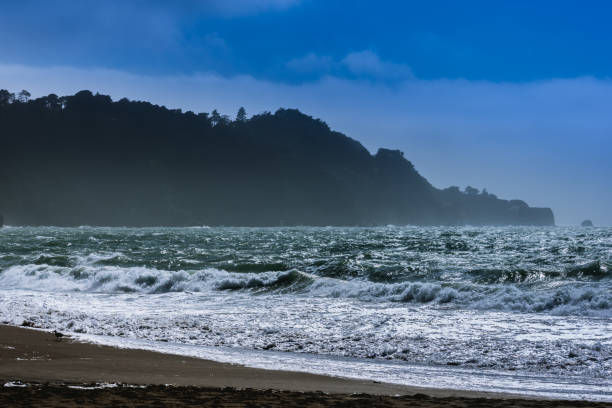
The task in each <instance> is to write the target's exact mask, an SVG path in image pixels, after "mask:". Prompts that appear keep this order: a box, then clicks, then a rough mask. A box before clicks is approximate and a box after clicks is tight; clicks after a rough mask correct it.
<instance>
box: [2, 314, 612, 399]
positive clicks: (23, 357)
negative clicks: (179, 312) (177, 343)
mask: <svg viewBox="0 0 612 408" xmlns="http://www.w3.org/2000/svg"><path fill="white" fill-rule="evenodd" d="M0 381H1V382H2V384H6V383H9V382H17V381H20V382H23V383H25V384H27V386H26V387H10V386H3V387H2V386H0V406H7V407H9V406H40V407H44V406H126V407H132V406H134V407H135V406H177V407H180V406H190V405H191V406H193V404H195V405H204V406H231V407H247V406H274V407H276V406H278V407H294V406H295V407H297V406H300V407H306V406H319V407H326V406H346V407H353V406H363V407H366V406H367V407H370V406H377V407H399V406H410V407H431V408H433V407H612V404H608V403H593V402H578V401H556V400H532V399H526V398H521V397H517V396H512V395H507V394H494V393H482V392H473V391H457V390H441V389H427V388H418V387H408V386H402V385H394V384H381V383H377V382H373V381H364V380H351V379H343V378H335V377H326V376H321V375H314V374H305V373H296V372H287V371H274V370H261V369H254V368H248V367H243V366H239V365H232V364H224V363H217V362H213V361H207V360H202V359H195V358H189V357H183V356H176V355H168V354H160V353H155V352H150V351H142V350H128V349H118V348H113V347H106V346H98V345H94V344H87V343H79V342H74V341H72V340H70V339H67V338H63V339H61V341H57V340H56V338H55V336H54V335H53V333H48V332H43V331H39V330H31V329H25V328H20V327H11V326H0ZM97 383H121V384H130V385H138V386H144V387H131V386H130V387H127V386H118V387H114V388H101V389H100V388H94V389H82V388H78V387H82V386H86V387H89V386H91V385H93V384H97ZM168 385H169V386H168ZM74 386H77V388H73V387H74Z"/></svg>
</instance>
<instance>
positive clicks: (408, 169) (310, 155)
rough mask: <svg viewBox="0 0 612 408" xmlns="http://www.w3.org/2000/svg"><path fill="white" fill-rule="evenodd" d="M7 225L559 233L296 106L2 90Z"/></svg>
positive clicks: (0, 140)
mask: <svg viewBox="0 0 612 408" xmlns="http://www.w3.org/2000/svg"><path fill="white" fill-rule="evenodd" d="M0 128H1V130H0V146H1V147H0V149H1V151H2V157H1V160H0V181H1V183H0V188H1V190H0V213H2V214H3V215H4V221H5V223H6V224H9V225H60V226H76V225H106V226H122V225H126V226H190V225H211V226H212V225H228V226H230V225H231V226H278V225H385V224H401V225H403V224H415V225H464V224H474V225H553V224H554V217H553V213H552V211H551V210H550V209H549V208H532V207H529V206H528V205H527V204H526V203H525V202H523V201H520V200H502V199H499V198H497V197H496V196H495V195H493V194H489V193H487V192H486V190H483V191H479V190H478V189H476V188H472V187H468V188H465V189H464V190H461V189H459V188H458V187H449V188H446V189H438V188H435V187H433V186H432V185H431V184H430V183H429V182H428V181H427V180H426V179H425V178H424V177H423V176H421V175H420V174H419V173H418V172H417V170H416V169H415V168H414V166H413V165H412V163H411V162H410V161H408V160H407V159H406V158H405V157H404V154H403V153H402V152H400V151H398V150H388V149H380V150H378V152H377V153H376V154H374V155H372V154H370V152H369V151H368V150H367V149H365V148H364V147H363V146H362V145H361V144H360V143H359V142H357V141H355V140H353V139H351V138H350V137H347V136H345V135H344V134H342V133H339V132H335V131H333V130H331V129H330V128H329V126H328V125H327V124H325V123H324V122H323V121H321V120H318V119H314V118H312V117H310V116H307V115H305V114H303V113H301V112H300V111H298V110H294V109H279V110H277V111H276V112H274V113H270V112H264V113H261V114H257V115H254V116H252V117H248V116H247V114H246V112H245V111H244V109H240V111H239V112H238V114H237V115H236V117H235V119H230V118H229V117H228V116H224V115H221V114H219V113H218V112H217V111H216V110H215V111H213V112H212V113H194V112H182V111H181V110H175V109H167V108H165V107H163V106H157V105H153V104H151V103H148V102H140V101H130V100H127V99H121V100H118V101H113V100H112V99H111V98H110V97H109V96H106V95H100V94H92V93H91V92H89V91H81V92H78V93H76V94H75V95H72V96H63V97H58V96H57V95H53V94H52V95H48V96H45V97H42V98H37V99H31V97H30V94H29V93H28V92H27V91H22V92H20V93H18V94H13V93H10V92H9V91H6V90H1V91H0Z"/></svg>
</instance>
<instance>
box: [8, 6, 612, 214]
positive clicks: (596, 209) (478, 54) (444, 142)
mask: <svg viewBox="0 0 612 408" xmlns="http://www.w3.org/2000/svg"><path fill="white" fill-rule="evenodd" d="M6 3H8V2H3V3H2V4H0V39H1V40H0V88H8V89H11V90H13V91H16V90H20V89H22V88H26V89H28V90H30V91H31V92H32V93H33V95H35V96H38V95H42V94H47V93H50V92H54V93H58V94H64V93H72V92H75V91H78V90H80V89H91V90H92V91H94V92H95V91H99V92H102V93H109V94H111V96H113V97H114V98H116V99H118V98H121V97H124V96H127V97H129V98H132V99H146V100H151V101H153V102H155V103H159V104H165V105H168V106H170V107H179V108H183V109H191V110H194V111H210V110H212V109H213V108H218V109H219V110H220V111H222V112H224V113H228V114H233V112H235V111H236V110H237V108H238V107H239V106H241V105H244V106H245V107H246V109H247V111H248V112H249V113H258V112H261V111H263V110H272V111H273V110H275V109H277V108H278V107H296V108H299V109H301V110H302V111H304V112H306V113H308V114H311V115H313V116H316V117H320V118H321V119H323V120H325V121H326V122H328V123H329V124H330V126H331V127H332V128H334V129H336V130H339V131H342V132H344V133H346V134H347V135H349V136H351V137H354V138H356V139H357V140H359V141H361V142H362V143H363V144H364V145H365V146H366V147H367V148H368V149H370V150H371V151H375V150H376V149H377V148H378V147H390V148H399V149H401V150H403V151H405V153H406V157H407V158H409V159H410V160H411V161H413V163H414V164H415V165H416V167H417V169H419V170H420V172H421V173H422V174H423V175H424V176H425V177H426V178H428V179H429V180H430V181H431V182H432V183H433V184H434V185H436V186H438V187H446V186H449V185H459V186H461V187H464V186H466V185H473V186H475V187H479V188H482V187H486V188H487V189H488V191H489V192H493V193H496V194H497V195H498V196H500V197H504V198H521V199H524V200H525V201H527V202H528V203H529V204H531V205H537V206H550V207H552V208H553V210H554V211H555V214H556V216H557V221H558V223H559V224H576V223H579V222H580V221H581V220H582V219H584V218H592V219H593V221H594V222H595V223H596V224H599V225H612V212H611V211H610V209H611V208H612V182H611V181H610V179H611V178H612V177H611V176H612V164H611V159H610V158H611V157H612V119H611V117H612V81H611V80H610V73H611V72H612V52H610V51H611V49H612V29H611V28H610V24H609V21H610V19H611V18H612V5H610V3H608V2H604V1H601V2H598V1H589V2H578V1H554V2H553V1H537V2H534V1H512V2H510V1H507V2H506V1H503V2H502V1H499V2H491V1H463V2H457V1H428V2H407V1H396V2H392V1H377V2H359V1H351V2H348V1H334V0H327V1H316V0H251V1H248V0H234V1H232V0H184V1H178V2H168V1H162V0H151V1H144V0H133V1H119V0H107V1H103V2H102V1H89V0H84V1H83V0H82V1H57V0H56V1H54V0H49V1H31V0H21V1H19V2H10V3H9V4H6ZM585 4H586V5H588V7H587V6H585Z"/></svg>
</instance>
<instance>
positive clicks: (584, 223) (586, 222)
mask: <svg viewBox="0 0 612 408" xmlns="http://www.w3.org/2000/svg"><path fill="white" fill-rule="evenodd" d="M580 225H581V226H583V227H592V226H593V221H591V220H584V221H582V223H581V224H580Z"/></svg>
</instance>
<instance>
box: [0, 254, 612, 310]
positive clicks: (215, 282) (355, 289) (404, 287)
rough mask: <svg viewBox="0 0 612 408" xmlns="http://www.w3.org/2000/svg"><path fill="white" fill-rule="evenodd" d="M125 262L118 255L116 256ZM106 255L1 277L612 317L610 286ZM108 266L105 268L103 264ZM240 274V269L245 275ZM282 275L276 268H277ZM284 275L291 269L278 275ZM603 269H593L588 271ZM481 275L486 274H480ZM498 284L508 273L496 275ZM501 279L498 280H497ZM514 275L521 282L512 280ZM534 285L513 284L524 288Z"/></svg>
mask: <svg viewBox="0 0 612 408" xmlns="http://www.w3.org/2000/svg"><path fill="white" fill-rule="evenodd" d="M117 256H120V255H118V254H115V255H111V256H110V257H117ZM110 257H109V256H107V257H101V256H89V257H88V258H86V259H85V263H82V264H77V265H75V266H72V267H65V266H58V265H57V262H53V263H51V264H40V263H34V264H27V265H15V266H12V267H9V268H8V269H6V270H5V271H4V272H1V273H0V286H1V287H4V288H14V289H29V290H41V291H55V292H58V291H59V292H62V291H80V292H96V293H110V294H112V293H140V294H161V293H168V292H193V293H200V292H209V291H245V292H248V293H254V294H257V293H262V294H265V293H273V294H274V293H277V294H281V293H282V294H295V295H298V296H311V297H330V298H352V299H359V300H361V301H368V302H381V301H382V302H385V301H386V302H397V303H411V304H438V305H442V306H446V307H464V308H470V309H486V310H505V311H516V312H536V313H540V312H546V313H551V314H561V315H592V316H604V317H610V316H612V287H611V286H610V285H609V284H603V285H602V284H601V282H599V284H590V283H588V282H572V283H571V284H567V283H566V284H559V282H555V284H553V285H549V286H546V285H544V286H542V287H539V288H535V287H533V286H529V285H524V284H507V283H506V284H502V283H490V284H484V283H482V279H476V280H475V281H474V282H466V281H462V282H449V283H441V282H424V281H408V282H398V283H381V282H372V281H369V280H364V279H350V280H344V279H339V278H331V277H322V276H317V275H314V274H311V273H306V272H302V271H299V270H296V269H290V270H280V271H279V270H270V271H262V272H230V271H226V270H220V269H215V268H206V269H203V270H198V271H184V270H181V271H167V270H158V269H152V268H146V267H127V268H122V267H117V266H106V265H104V262H103V261H104V260H105V259H109V258H110ZM101 261H102V262H101ZM237 269H240V268H237ZM272 269H274V268H272ZM277 269H283V268H277ZM594 269H596V270H600V269H601V266H592V265H590V266H586V267H584V268H583V269H582V272H576V273H579V274H582V273H584V271H592V270H594ZM472 273H473V274H476V275H480V274H483V273H484V272H482V271H479V272H474V271H472ZM487 273H488V276H489V279H487V280H488V281H491V282H499V281H503V282H507V281H508V279H506V278H504V279H499V276H502V275H503V273H501V272H499V273H497V274H496V273H495V271H488V272H487ZM496 276H497V277H496ZM510 276H514V275H512V274H511V275H510ZM525 281H526V279H518V280H513V281H512V282H519V283H524V282H525Z"/></svg>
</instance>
